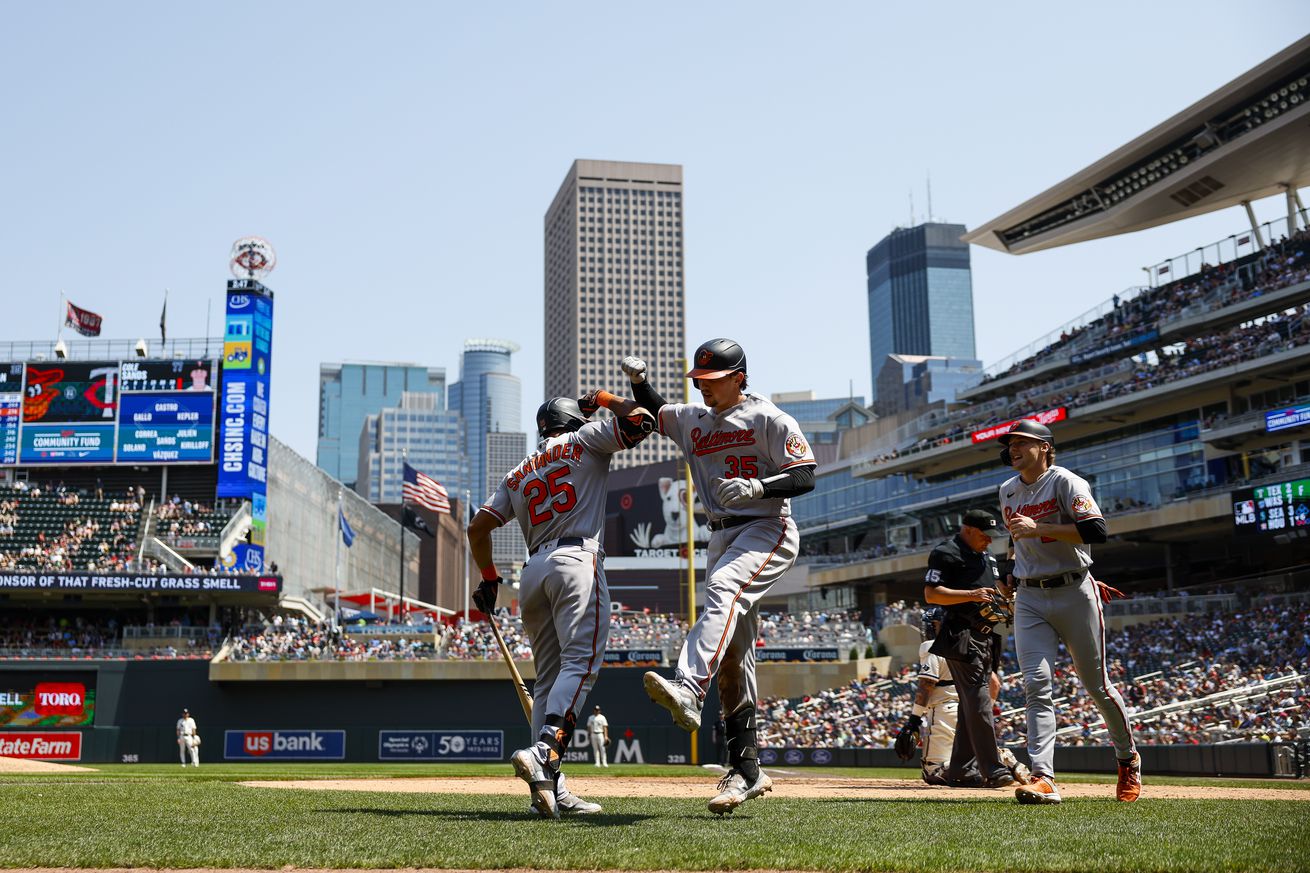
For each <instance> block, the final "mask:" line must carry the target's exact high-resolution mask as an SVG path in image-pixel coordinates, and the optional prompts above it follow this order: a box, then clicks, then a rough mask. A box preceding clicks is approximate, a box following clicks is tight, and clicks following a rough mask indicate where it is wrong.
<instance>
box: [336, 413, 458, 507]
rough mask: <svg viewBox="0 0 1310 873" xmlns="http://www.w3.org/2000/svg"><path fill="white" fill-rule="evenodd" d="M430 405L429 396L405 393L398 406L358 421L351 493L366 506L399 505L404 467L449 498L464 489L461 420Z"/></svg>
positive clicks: (455, 496)
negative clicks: (430, 480) (440, 487)
mask: <svg viewBox="0 0 1310 873" xmlns="http://www.w3.org/2000/svg"><path fill="white" fill-rule="evenodd" d="M436 401H437V397H436V395H433V394H411V393H406V394H405V396H404V397H403V398H401V401H400V405H399V406H396V407H389V408H387V409H383V410H382V411H380V412H378V413H377V414H376V415H370V416H368V417H367V418H366V419H365V420H364V426H363V428H361V430H360V433H359V473H358V474H357V480H356V483H355V490H356V491H358V492H359V493H360V494H361V495H363V496H364V497H365V498H367V499H368V500H369V501H370V502H372V503H400V502H401V496H402V495H401V486H402V484H403V478H404V464H406V463H408V464H409V465H410V466H411V467H414V468H415V469H417V470H420V471H422V472H423V473H426V474H427V475H429V476H431V477H432V478H433V479H436V480H437V481H438V482H440V483H441V484H442V485H444V486H445V488H446V490H447V491H448V492H449V493H450V496H451V497H452V498H460V494H459V492H460V491H462V490H463V489H464V488H466V487H468V486H467V485H466V484H465V483H466V482H467V481H468V471H467V469H466V466H467V461H466V459H465V455H464V422H463V418H462V417H461V416H460V414H459V413H458V412H456V411H454V410H450V409H441V408H439V406H438V405H437V402H436ZM460 499H462V498H460Z"/></svg>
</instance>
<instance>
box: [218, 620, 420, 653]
mask: <svg viewBox="0 0 1310 873" xmlns="http://www.w3.org/2000/svg"><path fill="white" fill-rule="evenodd" d="M436 650H437V646H436V638H435V634H433V633H431V632H429V633H423V632H422V631H421V630H420V629H418V628H414V629H413V632H412V633H410V634H406V635H388V636H369V635H364V634H360V635H358V636H355V635H352V634H351V633H350V629H349V628H337V629H335V630H334V629H333V628H332V626H331V623H330V622H312V621H309V620H308V619H303V618H298V617H295V616H291V617H287V618H284V617H283V616H281V615H276V616H274V617H273V620H272V621H271V622H270V623H269V624H268V625H266V626H265V627H262V628H258V629H255V630H250V631H246V632H244V633H242V634H239V635H235V636H234V637H233V638H231V639H230V641H229V645H228V652H227V658H228V660H231V661H415V660H423V659H427V658H432V657H434V655H435V654H436Z"/></svg>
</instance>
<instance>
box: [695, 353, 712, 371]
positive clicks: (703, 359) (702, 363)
mask: <svg viewBox="0 0 1310 873" xmlns="http://www.w3.org/2000/svg"><path fill="white" fill-rule="evenodd" d="M712 360H714V352H711V351H710V350H709V349H701V351H700V354H699V355H697V356H696V366H698V367H708V366H709V365H710V361H712Z"/></svg>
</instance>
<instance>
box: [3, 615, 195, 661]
mask: <svg viewBox="0 0 1310 873" xmlns="http://www.w3.org/2000/svg"><path fill="white" fill-rule="evenodd" d="M179 627H187V628H191V627H193V625H191V623H190V622H189V620H187V618H186V617H185V616H183V617H180V618H173V619H171V620H169V621H167V622H162V623H159V624H155V623H151V622H148V621H143V622H142V623H141V624H133V623H132V619H131V618H130V617H129V618H125V619H123V620H122V621H120V620H119V619H118V618H117V617H115V616H114V615H106V614H103V613H100V614H89V615H84V614H79V613H67V614H47V615H32V614H28V613H26V612H9V613H6V614H5V615H3V616H0V660H24V659H34V658H99V659H105V658H115V659H120V658H152V659H158V658H204V659H209V658H212V657H213V656H214V644H215V643H216V642H217V640H218V637H219V630H218V628H217V627H213V628H209V629H208V630H207V632H205V631H201V632H199V633H193V634H188V635H186V636H183V635H182V634H179V633H177V632H176V629H177V628H179ZM129 635H131V637H132V639H128V636H129Z"/></svg>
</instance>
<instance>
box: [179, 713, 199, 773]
mask: <svg viewBox="0 0 1310 873" xmlns="http://www.w3.org/2000/svg"><path fill="white" fill-rule="evenodd" d="M177 751H178V754H180V755H181V756H182V766H183V767H185V766H186V759H187V755H188V754H190V756H191V766H193V767H199V766H200V732H199V731H198V730H197V729H196V720H195V719H194V718H192V717H191V710H189V709H186V708H185V707H184V708H183V709H182V717H181V718H179V719H178V720H177Z"/></svg>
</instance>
